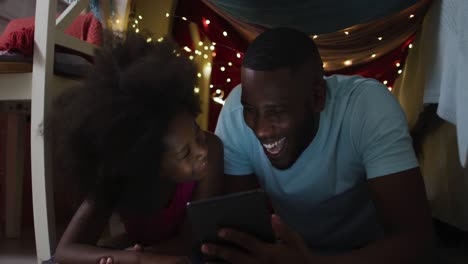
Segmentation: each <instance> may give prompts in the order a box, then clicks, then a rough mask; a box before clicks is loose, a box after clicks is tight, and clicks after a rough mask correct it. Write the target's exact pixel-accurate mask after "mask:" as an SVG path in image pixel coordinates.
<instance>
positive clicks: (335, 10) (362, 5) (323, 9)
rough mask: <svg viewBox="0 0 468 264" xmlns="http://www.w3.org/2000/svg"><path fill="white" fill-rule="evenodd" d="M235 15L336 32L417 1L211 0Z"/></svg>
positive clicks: (262, 23)
mask: <svg viewBox="0 0 468 264" xmlns="http://www.w3.org/2000/svg"><path fill="white" fill-rule="evenodd" d="M208 1H209V2H211V3H212V4H214V5H215V6H217V7H218V8H220V9H221V10H222V11H224V12H226V13H227V14H229V15H231V16H232V17H233V18H235V19H238V20H241V21H243V22H248V23H253V24H257V25H260V26H264V27H268V28H269V27H279V26H288V27H293V28H296V29H299V30H301V31H303V32H306V33H308V34H311V35H313V34H325V33H331V32H335V31H338V30H341V29H344V28H347V27H350V26H353V25H356V24H362V23H366V22H369V21H372V20H374V19H378V18H382V17H385V16H389V15H392V14H394V13H397V12H399V11H401V10H403V9H406V8H408V7H410V6H411V5H414V4H415V3H417V2H418V0H378V1H377V0H208Z"/></svg>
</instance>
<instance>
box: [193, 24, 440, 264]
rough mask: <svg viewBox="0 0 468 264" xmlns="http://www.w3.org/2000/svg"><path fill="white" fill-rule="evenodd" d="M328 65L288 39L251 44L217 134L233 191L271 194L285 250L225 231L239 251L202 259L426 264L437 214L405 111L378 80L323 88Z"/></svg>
mask: <svg viewBox="0 0 468 264" xmlns="http://www.w3.org/2000/svg"><path fill="white" fill-rule="evenodd" d="M322 65H323V62H322V60H321V58H320V55H319V53H318V50H317V47H316V46H315V44H314V42H313V41H312V39H311V38H309V37H308V36H307V35H305V34H303V33H301V32H298V31H296V30H293V29H287V28H278V29H272V30H267V31H266V32H264V33H263V34H261V35H260V36H259V37H258V38H257V39H255V41H253V43H252V44H251V45H250V47H249V49H248V50H247V52H246V53H245V56H244V61H243V66H242V84H241V85H240V86H239V87H236V88H235V89H234V90H233V91H232V92H231V94H230V95H229V98H228V99H227V101H226V104H225V105H224V107H223V110H222V111H221V114H220V117H219V120H218V125H217V128H216V134H217V135H218V136H219V137H220V138H221V139H222V141H223V143H224V153H225V157H224V161H225V174H227V177H228V179H229V180H228V183H227V184H228V186H229V187H230V188H231V191H243V190H248V189H252V188H255V187H256V186H257V184H258V183H259V184H260V186H261V187H262V188H263V189H265V191H266V192H267V193H268V195H269V197H270V199H271V201H272V205H273V208H274V210H275V214H276V215H274V216H273V217H272V226H273V229H274V231H275V233H276V235H277V236H278V237H279V239H281V243H277V244H268V243H264V242H262V241H259V240H257V239H256V238H255V237H252V236H251V235H249V234H245V233H241V232H238V231H236V230H220V233H219V235H220V236H221V237H223V238H224V239H226V240H229V241H231V242H234V243H235V244H237V245H239V246H240V247H241V248H243V249H244V250H236V249H233V248H229V247H223V246H220V245H213V244H205V245H203V246H202V251H203V252H204V253H205V254H209V255H214V256H217V257H220V258H222V259H225V260H227V261H229V262H230V263H360V264H362V263H419V262H423V263H430V262H431V261H432V258H431V257H430V256H431V252H432V247H433V233H432V226H431V221H430V213H429V209H428V203H427V200H426V196H425V190H424V184H423V181H422V177H421V175H420V172H419V168H418V162H417V159H416V158H415V155H414V151H413V149H412V146H411V138H410V137H409V135H408V131H407V123H406V119H405V115H404V113H403V111H402V110H401V108H400V106H399V104H398V102H397V101H396V100H395V98H394V97H393V96H392V94H391V93H390V92H389V91H388V90H387V89H386V87H385V86H383V85H381V84H380V83H379V82H377V81H375V80H372V79H365V78H362V77H357V76H352V77H347V76H340V75H335V76H331V77H325V78H324V76H323V67H322Z"/></svg>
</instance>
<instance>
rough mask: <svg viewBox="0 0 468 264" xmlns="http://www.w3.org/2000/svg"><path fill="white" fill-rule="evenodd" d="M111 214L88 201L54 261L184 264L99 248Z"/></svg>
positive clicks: (173, 258) (132, 252)
mask: <svg viewBox="0 0 468 264" xmlns="http://www.w3.org/2000/svg"><path fill="white" fill-rule="evenodd" d="M111 213H112V210H111V209H109V208H105V207H103V206H97V205H96V203H95V202H93V201H91V200H85V201H84V202H83V203H82V204H81V206H80V208H79V209H78V210H77V211H76V213H75V215H74V216H73V218H72V220H71V222H70V224H69V225H68V227H67V229H66V230H65V233H64V234H63V236H62V238H61V239H60V242H59V244H58V246H57V250H56V252H55V257H54V261H55V262H58V263H60V264H74V263H77V264H78V263H79V264H97V263H101V262H100V261H101V260H102V259H105V260H106V261H107V259H111V260H112V263H114V264H146V263H184V262H179V258H175V257H169V256H157V255H152V254H148V253H142V252H136V251H125V250H111V249H104V248H99V247H97V246H96V244H97V241H98V239H99V237H100V236H101V234H102V232H103V230H104V228H105V226H106V224H107V221H108V219H109V217H110V215H111Z"/></svg>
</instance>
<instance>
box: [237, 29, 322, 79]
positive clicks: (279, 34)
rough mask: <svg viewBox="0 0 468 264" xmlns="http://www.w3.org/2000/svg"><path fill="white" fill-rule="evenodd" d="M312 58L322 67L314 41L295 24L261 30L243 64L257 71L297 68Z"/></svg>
mask: <svg viewBox="0 0 468 264" xmlns="http://www.w3.org/2000/svg"><path fill="white" fill-rule="evenodd" d="M308 62H312V63H313V64H316V65H317V67H319V69H322V59H321V58H320V54H319V51H318V49H317V46H316V45H315V43H314V41H313V40H312V39H311V38H310V37H309V36H308V35H307V34H305V33H303V32H301V31H298V30H295V29H292V28H274V29H269V30H266V31H265V32H263V33H262V34H260V35H259V36H258V37H257V38H256V39H255V40H254V41H253V42H252V43H251V44H250V46H249V48H248V49H247V51H246V53H245V55H244V60H243V62H242V66H243V67H245V68H249V69H252V70H256V71H272V70H276V69H279V68H296V67H298V66H302V65H304V64H306V63H308Z"/></svg>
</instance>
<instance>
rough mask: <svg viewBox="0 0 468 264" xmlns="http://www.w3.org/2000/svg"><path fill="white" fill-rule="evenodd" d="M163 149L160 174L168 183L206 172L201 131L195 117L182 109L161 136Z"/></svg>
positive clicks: (206, 156) (198, 176) (205, 149)
mask: <svg viewBox="0 0 468 264" xmlns="http://www.w3.org/2000/svg"><path fill="white" fill-rule="evenodd" d="M163 142H164V143H165V144H166V149H167V151H166V152H165V153H164V155H163V158H162V160H161V171H160V175H161V177H162V178H164V179H167V180H169V181H172V182H176V183H179V182H184V181H193V180H201V179H202V178H203V177H204V176H205V175H206V174H207V168H208V148H207V145H206V139H205V132H204V131H202V130H201V129H200V127H199V126H198V125H197V123H196V122H195V118H194V117H193V116H192V115H191V114H189V113H187V112H184V113H182V114H179V115H177V116H176V117H175V118H174V120H172V122H171V123H170V124H169V129H168V134H167V136H166V137H165V138H164V139H163Z"/></svg>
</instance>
